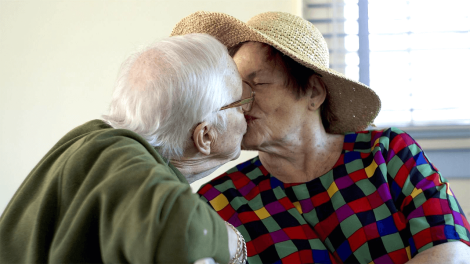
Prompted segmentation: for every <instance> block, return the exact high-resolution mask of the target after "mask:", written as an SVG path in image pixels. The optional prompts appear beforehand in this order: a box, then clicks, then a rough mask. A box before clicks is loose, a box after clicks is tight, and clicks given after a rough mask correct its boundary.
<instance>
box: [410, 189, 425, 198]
mask: <svg viewBox="0 0 470 264" xmlns="http://www.w3.org/2000/svg"><path fill="white" fill-rule="evenodd" d="M422 192H423V189H416V188H414V189H413V191H412V192H411V194H410V195H411V197H413V199H414V198H415V197H416V196H418V194H420V193H422Z"/></svg>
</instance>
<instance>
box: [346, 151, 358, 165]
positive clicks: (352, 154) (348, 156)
mask: <svg viewBox="0 0 470 264" xmlns="http://www.w3.org/2000/svg"><path fill="white" fill-rule="evenodd" d="M358 159H361V153H360V152H356V151H350V152H346V153H344V163H345V164H346V163H349V162H351V161H354V160H358Z"/></svg>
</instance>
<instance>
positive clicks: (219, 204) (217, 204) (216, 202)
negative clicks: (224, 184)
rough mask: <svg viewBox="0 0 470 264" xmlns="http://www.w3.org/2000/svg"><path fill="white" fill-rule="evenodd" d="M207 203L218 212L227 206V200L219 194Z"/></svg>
mask: <svg viewBox="0 0 470 264" xmlns="http://www.w3.org/2000/svg"><path fill="white" fill-rule="evenodd" d="M209 203H210V204H211V205H212V207H214V209H215V210H216V211H220V210H222V209H224V207H225V206H227V204H228V200H227V197H225V195H223V194H219V195H217V197H215V198H214V199H212V200H211V201H210V202H209Z"/></svg>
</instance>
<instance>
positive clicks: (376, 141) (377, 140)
mask: <svg viewBox="0 0 470 264" xmlns="http://www.w3.org/2000/svg"><path fill="white" fill-rule="evenodd" d="M377 144H379V139H376V140H375V142H374V145H372V147H371V148H370V150H371V151H372V150H374V148H375V146H376V145H377Z"/></svg>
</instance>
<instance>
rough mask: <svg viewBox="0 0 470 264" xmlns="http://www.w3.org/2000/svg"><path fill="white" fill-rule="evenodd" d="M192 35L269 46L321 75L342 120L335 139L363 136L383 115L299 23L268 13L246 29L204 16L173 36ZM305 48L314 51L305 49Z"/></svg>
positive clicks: (225, 18)
mask: <svg viewBox="0 0 470 264" xmlns="http://www.w3.org/2000/svg"><path fill="white" fill-rule="evenodd" d="M273 21H274V22H273ZM273 23H274V24H275V25H273ZM276 23H277V24H276ZM273 28H274V29H273ZM190 33H206V34H209V35H211V36H214V37H215V38H217V39H218V40H219V41H220V42H222V43H223V44H224V45H225V46H227V47H233V46H235V45H237V44H238V43H241V42H245V41H257V42H262V43H266V44H268V45H271V46H273V47H275V48H276V49H278V50H279V51H281V52H282V53H284V54H285V55H287V56H289V57H291V58H292V59H293V60H295V61H296V62H298V63H300V64H302V65H304V66H306V67H308V68H310V69H313V70H314V71H316V72H317V73H319V74H321V75H322V76H323V77H322V80H323V81H324V83H325V84H326V86H327V91H328V95H329V108H330V111H331V112H332V113H333V114H334V115H335V116H336V118H337V120H335V121H332V122H330V127H329V129H328V132H330V133H337V134H344V133H347V132H354V131H360V130H364V129H365V128H366V127H367V126H368V125H369V124H370V123H372V122H373V121H374V119H375V117H376V116H377V114H378V113H379V111H380V107H381V103H380V99H379V97H378V96H377V94H376V93H375V92H374V91H373V90H372V89H370V88H369V87H368V86H366V85H364V84H362V83H360V82H357V81H354V80H351V79H349V78H347V77H346V76H344V75H342V74H341V73H339V72H336V71H334V70H332V69H330V68H328V48H327V46H326V42H325V40H324V39H323V36H322V35H321V33H320V32H319V31H318V30H317V29H316V28H315V27H314V26H313V25H312V24H311V23H310V22H308V21H306V20H304V19H302V18H300V17H297V16H294V15H291V14H287V13H282V12H267V13H263V14H260V15H257V16H255V17H253V18H251V19H250V20H249V21H248V22H247V23H244V22H242V21H240V20H238V19H236V18H234V17H232V16H229V15H227V14H223V13H217V12H205V11H199V12H196V13H193V14H191V15H189V16H187V17H185V18H183V19H182V20H181V21H180V22H178V24H176V26H175V27H174V29H173V31H172V33H171V36H175V35H185V34H190ZM302 38H303V39H302ZM306 38H307V39H306ZM305 43H307V44H308V45H310V44H311V45H312V46H314V47H315V48H312V47H311V46H310V47H305ZM302 44H304V45H302ZM316 47H318V49H317V48H316ZM322 51H323V52H322Z"/></svg>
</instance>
